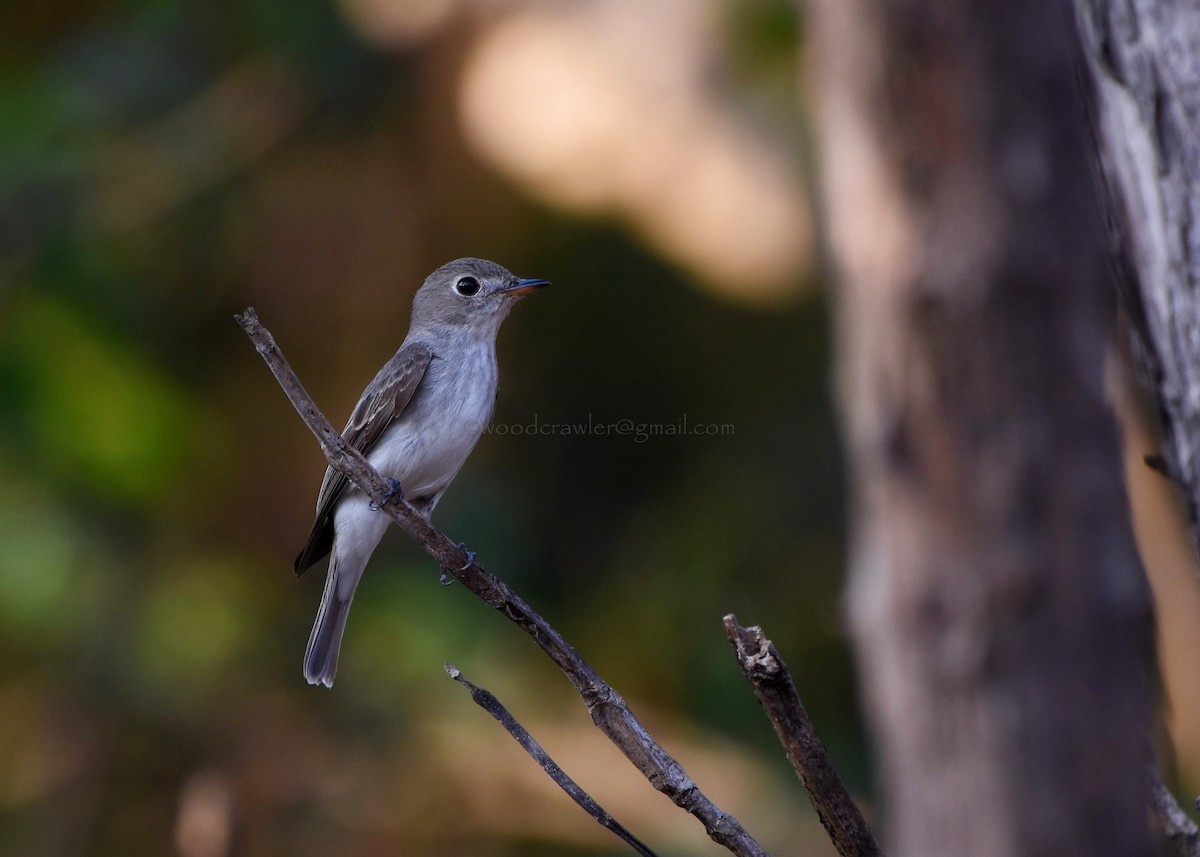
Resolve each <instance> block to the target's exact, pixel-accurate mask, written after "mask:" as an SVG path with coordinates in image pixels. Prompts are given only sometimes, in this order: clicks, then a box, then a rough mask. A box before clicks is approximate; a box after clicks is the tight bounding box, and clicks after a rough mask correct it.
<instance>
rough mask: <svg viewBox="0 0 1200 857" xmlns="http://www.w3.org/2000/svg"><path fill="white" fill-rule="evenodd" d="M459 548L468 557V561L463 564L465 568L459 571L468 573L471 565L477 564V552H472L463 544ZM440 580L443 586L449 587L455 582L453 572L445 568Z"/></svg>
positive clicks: (439, 577)
mask: <svg viewBox="0 0 1200 857" xmlns="http://www.w3.org/2000/svg"><path fill="white" fill-rule="evenodd" d="M458 546H459V548H461V549H462V551H463V553H465V554H466V555H467V561H466V562H465V563H463V567H462V568H460V569H459V571H466V570H467V569H468V568H470V566H471V563H473V562H475V551H473V550H471V549H470V548H469V547H467V546H466V545H465V544H462V543H461V542H460V543H459V545H458ZM438 580H439V581H440V582H441V584H442V586H449V585H450V584H451V583H453V582H454V577H453V572H452V571H450V570H449V569H447V568H446V567H444V566H443V567H442V573H441V574H440V575H439V576H438Z"/></svg>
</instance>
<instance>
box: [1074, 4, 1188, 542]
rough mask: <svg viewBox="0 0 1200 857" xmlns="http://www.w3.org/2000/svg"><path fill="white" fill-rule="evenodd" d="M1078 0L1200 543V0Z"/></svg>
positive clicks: (1170, 438)
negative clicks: (1196, 0) (1195, 0)
mask: <svg viewBox="0 0 1200 857" xmlns="http://www.w3.org/2000/svg"><path fill="white" fill-rule="evenodd" d="M1075 5H1076V9H1077V13H1078V19H1079V29H1080V32H1081V35H1082V37H1083V45H1084V53H1085V55H1086V57H1087V70H1088V72H1089V74H1088V76H1087V79H1088V81H1089V84H1090V93H1089V94H1090V95H1091V97H1092V101H1093V109H1092V116H1093V119H1094V127H1095V131H1096V140H1097V143H1098V150H1099V155H1100V161H1101V164H1102V166H1103V173H1104V176H1105V179H1106V183H1105V184H1106V188H1107V191H1108V201H1109V205H1110V211H1111V215H1112V217H1111V223H1110V226H1111V229H1110V236H1111V238H1112V247H1111V250H1112V252H1113V254H1114V258H1115V259H1116V261H1117V272H1118V274H1119V277H1120V284H1121V286H1122V298H1123V300H1124V305H1125V307H1126V309H1127V311H1128V315H1129V317H1130V319H1131V321H1132V325H1131V327H1132V331H1133V334H1134V342H1135V345H1136V346H1137V357H1138V361H1139V364H1140V368H1141V369H1142V370H1143V374H1144V376H1145V378H1146V380H1147V381H1148V383H1149V386H1150V387H1151V388H1152V389H1153V391H1154V393H1155V398H1156V401H1157V403H1158V408H1159V417H1160V423H1161V426H1162V430H1163V431H1162V435H1163V450H1162V455H1163V458H1164V459H1165V460H1166V464H1167V470H1168V472H1169V473H1170V475H1171V476H1173V477H1174V478H1175V479H1176V480H1177V481H1178V482H1179V483H1180V485H1181V487H1182V489H1183V494H1184V497H1185V499H1186V505H1187V509H1188V513H1189V518H1190V521H1191V526H1192V534H1193V540H1194V542H1195V543H1196V544H1200V289H1198V288H1197V284H1200V5H1198V4H1196V3H1195V2H1194V0H1076V3H1075Z"/></svg>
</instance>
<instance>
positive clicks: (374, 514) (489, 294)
mask: <svg viewBox="0 0 1200 857" xmlns="http://www.w3.org/2000/svg"><path fill="white" fill-rule="evenodd" d="M549 284H550V283H549V281H548V280H543V279H523V278H519V277H516V276H514V275H513V274H511V273H509V271H508V270H506V269H505V268H503V267H502V266H500V265H498V264H496V263H495V262H490V261H488V260H486V259H475V258H464V259H456V260H454V261H453V262H448V263H447V264H445V265H443V266H442V267H440V268H438V269H437V270H436V271H434V272H433V273H432V274H430V275H429V276H428V277H427V278H426V279H425V282H424V284H423V285H422V286H421V288H420V289H418V290H417V292H416V295H415V296H414V297H413V306H412V316H411V320H410V323H409V329H408V334H407V335H406V336H405V338H404V341H403V342H402V343H401V345H400V349H399V350H398V351H397V352H396V354H395V355H394V356H393V357H392V358H391V359H390V360H389V361H388V362H387V363H385V364H384V366H383V368H382V369H380V370H379V372H378V374H376V375H375V378H374V380H372V381H371V383H370V384H368V385H367V387H366V389H365V390H364V391H363V393H362V396H361V397H360V398H359V400H358V404H357V405H355V407H354V410H353V411H352V412H351V414H350V419H349V421H348V422H347V423H346V428H345V429H343V431H342V437H343V438H345V439H346V441H347V442H348V443H349V444H350V446H352V447H354V448H355V449H357V450H358V451H359V452H361V453H362V454H363V455H364V456H366V458H367V461H369V462H370V463H371V465H372V466H373V467H374V468H375V469H376V470H377V471H379V473H380V475H381V476H383V477H384V478H385V479H388V480H389V482H388V484H389V485H390V486H392V490H393V492H394V493H396V494H399V495H400V496H403V497H405V498H406V499H407V500H408V501H409V502H410V503H411V504H412V505H413V506H414V507H416V509H417V511H418V512H420V513H421V514H422V515H424V516H425V517H427V518H428V517H429V516H430V515H431V514H432V513H433V510H434V507H435V506H437V504H438V501H439V500H440V499H441V498H442V495H443V494H444V493H445V492H446V489H447V488H448V487H449V486H450V483H451V482H452V481H453V480H454V477H455V476H457V475H458V471H459V470H460V469H461V468H462V466H463V464H464V463H465V462H466V460H467V457H468V456H469V455H470V454H471V450H472V449H474V447H475V444H476V442H478V440H479V438H480V436H481V435H482V434H483V432H484V430H485V429H486V428H487V426H488V424H489V423H490V422H491V419H492V413H493V411H494V409H495V404H496V393H497V390H498V370H497V365H496V335H497V333H498V332H499V330H500V325H501V323H502V322H503V321H504V319H505V318H506V317H507V316H508V314H509V311H510V310H511V309H512V307H513V306H514V304H516V302H517V301H518V300H520V299H521V297H523V296H524V295H528V294H531V293H532V292H534V291H537V290H538V289H541V288H543V287H544V286H548V285H549ZM390 520H391V519H390V518H389V517H388V516H387V515H386V514H385V513H382V512H380V511H378V507H374V506H372V504H371V502H370V498H368V497H367V495H366V494H364V493H363V492H362V491H361V490H360V489H358V488H357V487H356V486H354V485H353V484H352V483H350V482H349V481H348V480H347V479H346V477H345V476H344V475H342V474H341V473H339V472H337V471H336V470H334V469H333V468H332V467H330V468H328V469H326V471H325V478H324V480H323V481H322V482H321V488H320V491H319V492H318V493H317V505H316V518H315V520H314V522H313V527H312V532H311V534H310V535H309V537H308V542H307V544H305V546H304V549H303V550H302V551H300V554H299V555H298V556H297V557H296V561H295V563H294V564H293V570H294V571H295V573H296V576H297V577H299V576H300V575H302V574H303V573H304V572H305V571H306V570H308V569H309V568H311V567H312V566H313V565H315V564H316V563H318V562H319V561H320V560H321V559H322V558H323V557H324V556H325V555H326V554H328V555H329V569H328V571H327V572H326V576H325V588H324V591H323V593H322V595H321V606H320V609H319V610H318V612H317V618H316V621H315V622H314V624H313V628H312V633H311V635H310V636H309V639H308V647H307V649H306V650H305V653H304V677H305V679H306V680H307V681H308V683H309V684H312V685H324V686H325V687H333V679H334V675H335V673H336V672H337V666H338V655H339V652H340V650H341V644H342V635H343V633H344V632H345V629H346V617H347V615H348V613H349V610H350V602H351V601H352V600H353V598H354V591H355V589H356V588H357V587H358V583H359V580H361V578H362V575H363V571H364V570H365V569H366V567H367V563H368V561H369V560H370V558H371V554H372V553H373V552H374V551H375V548H376V546H378V544H379V540H380V539H381V538H382V537H383V534H384V532H385V531H386V530H387V527H388V524H389V523H390Z"/></svg>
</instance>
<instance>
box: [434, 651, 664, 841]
mask: <svg viewBox="0 0 1200 857" xmlns="http://www.w3.org/2000/svg"><path fill="white" fill-rule="evenodd" d="M446 672H447V673H448V674H449V676H450V678H452V679H454V680H455V681H456V682H458V683H459V684H461V685H462V686H463V687H465V688H466V689H467V690H468V691H470V693H471V699H473V700H474V701H475V704H476V705H478V706H479V707H480V708H482V709H483V710H484V711H486V712H487V713H488V714H490V715H492V717H495V718H496V720H497V721H499V723H500V725H501V726H503V727H504V728H505V729H507V730H508V734H510V735H512V736H513V737H514V738H516V739H517V743H518V744H520V745H521V747H522V748H524V750H525V752H526V753H528V754H529V755H530V756H532V757H533V760H534V761H535V762H537V763H538V764H539V765H541V766H542V770H543V771H545V772H546V774H547V775H548V776H549V777H550V779H552V780H554V782H555V783H556V784H557V785H558V787H559V788H560V789H562V790H563V791H564V792H566V793H567V794H568V795H570V797H571V800H573V801H575V803H577V804H579V805H580V806H581V807H583V810H584V812H586V813H587V814H588V815H590V816H591V817H592V818H594V819H596V821H597V822H599V824H600V826H601V827H604V828H606V829H608V830H611V831H612V832H613V833H615V834H616V835H617V836H619V837H620V838H621V839H622V840H624V841H625V842H626V843H627V844H628V845H629V846H630V847H631V848H633V850H634V851H636V852H637V853H638V854H641V855H642V857H657V855H655V853H654V852H653V851H651V850H650V849H649V848H648V847H646V845H645V844H644V843H642V842H641V841H640V840H639V839H638V838H637V837H636V836H634V835H633V834H632V833H630V832H629V831H628V830H627V829H626V828H625V826H624V825H622V824H621V823H620V822H618V821H617V820H616V819H614V818H613V817H612V816H611V815H609V814H608V813H607V812H605V811H604V808H603V807H602V806H600V804H598V803H596V801H595V800H593V799H592V796H591V795H589V794H588V793H587V792H585V791H584V790H583V789H581V788H580V787H579V785H578V784H577V783H576V782H575V781H574V780H572V779H571V778H570V777H568V776H567V775H566V773H565V772H564V771H563V769H562V768H560V767H559V766H558V765H557V764H556V763H555V761H554V760H553V759H551V758H550V755H549V754H548V753H547V752H546V751H545V750H543V749H542V745H540V744H539V743H538V742H537V741H535V740H534V738H533V736H532V735H530V734H529V731H528V730H527V729H526V728H525V727H524V726H522V725H521V724H520V723H519V722H518V721H517V718H515V717H513V715H512V713H511V712H510V711H509V710H508V709H507V708H505V707H504V706H503V705H502V704H501V702H500V700H498V699H496V697H495V696H494V695H493V694H492V693H491V692H490V691H488V690H486V689H484V688H482V687H479V686H478V685H476V684H472V683H471V682H470V681H468V680H467V679H466V677H465V676H463V674H462V673H461V672H460V671H459V669H458V667H456V666H454V665H453V664H446Z"/></svg>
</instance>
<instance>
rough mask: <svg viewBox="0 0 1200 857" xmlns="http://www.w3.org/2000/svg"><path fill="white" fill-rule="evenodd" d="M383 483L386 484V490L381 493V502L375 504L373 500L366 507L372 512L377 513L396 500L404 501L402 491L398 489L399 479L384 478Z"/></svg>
mask: <svg viewBox="0 0 1200 857" xmlns="http://www.w3.org/2000/svg"><path fill="white" fill-rule="evenodd" d="M383 481H384V482H386V483H387V490H386V491H384V492H383V502H382V503H376V502H375V501H374V500H372V501H371V502H370V504H369V505H368V508H369V509H370V510H371V511H372V512H378V511H379V510H380V509H382V508H383V507H384V506H386V505H387V504H388V503H394V502H396V501H397V500H403V499H404V490H403V489H402V488H401V487H400V480H399V479H392V478H391V477H388V476H385V477H384V479H383Z"/></svg>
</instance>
